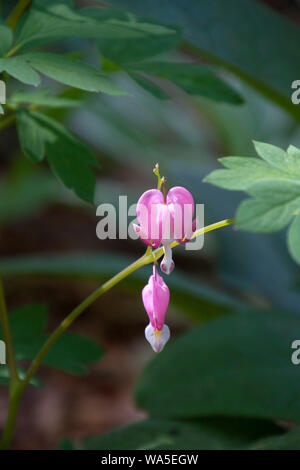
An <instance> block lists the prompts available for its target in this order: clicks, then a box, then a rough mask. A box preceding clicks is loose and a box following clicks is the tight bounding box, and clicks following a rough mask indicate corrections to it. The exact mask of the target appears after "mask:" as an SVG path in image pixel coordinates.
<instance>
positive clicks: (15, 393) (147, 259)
mask: <svg viewBox="0 0 300 470" xmlns="http://www.w3.org/2000/svg"><path fill="white" fill-rule="evenodd" d="M233 223H234V219H226V220H222V221H221V222H217V223H215V224H212V225H208V226H207V227H204V228H202V229H199V230H197V231H196V232H195V233H194V234H193V237H192V238H195V237H198V236H199V235H202V234H204V233H206V232H210V231H211V230H215V229H218V228H221V227H225V226H226V225H230V224H233ZM177 245H179V243H177V242H174V243H172V245H171V247H172V248H173V247H175V246H177ZM162 255H163V248H158V249H156V250H155V251H152V250H151V249H150V250H149V248H148V249H147V251H146V253H145V254H144V255H143V256H142V257H141V258H139V259H138V260H137V261H135V262H134V263H132V264H130V265H129V266H127V268H125V269H123V270H122V271H120V272H119V273H118V274H116V275H115V276H114V277H112V278H111V279H110V280H109V281H107V282H105V283H104V284H103V285H102V286H100V287H99V288H98V289H96V290H95V291H94V292H93V293H92V294H91V295H90V296H89V297H87V298H86V299H85V300H84V301H83V302H81V304H79V305H78V306H77V307H76V308H75V309H74V310H73V311H72V312H71V313H70V314H69V315H68V316H67V317H66V318H65V319H64V320H63V321H62V322H61V324H60V325H59V326H58V327H57V328H56V330H54V332H53V333H52V334H51V335H50V336H49V338H48V339H47V341H46V342H45V344H44V345H43V346H42V348H41V349H40V351H39V352H38V354H37V356H36V357H35V359H34V360H33V361H32V363H31V365H30V367H29V369H28V370H27V373H26V376H25V378H24V380H21V381H20V382H19V383H18V384H17V386H16V387H15V388H14V389H13V390H12V391H11V399H10V405H9V412H8V417H7V421H6V423H5V428H4V431H3V435H2V440H1V443H0V449H7V448H8V447H9V445H10V442H11V438H12V435H13V431H14V426H15V421H16V416H17V410H18V408H19V404H20V401H21V398H22V395H23V393H24V391H25V390H26V388H27V386H28V385H29V383H30V380H31V379H32V378H33V376H34V375H35V373H36V371H37V369H38V368H39V366H40V365H41V363H42V361H43V359H44V357H45V356H46V354H47V353H48V351H49V350H50V348H51V346H52V345H53V344H54V343H55V342H56V341H57V340H58V338H59V337H60V336H61V335H62V334H63V333H64V332H65V331H66V330H67V329H68V328H69V326H70V325H72V323H73V322H74V320H76V318H77V317H79V315H81V313H82V312H84V310H86V308H87V307H89V306H90V305H91V304H92V303H94V302H95V301H96V300H97V299H98V298H99V297H100V296H101V295H103V294H104V293H105V292H107V291H108V290H110V289H111V288H112V287H114V286H115V285H116V284H118V283H119V282H120V281H122V280H123V279H125V278H126V277H127V276H129V274H131V273H133V272H134V271H136V270H137V269H139V268H141V267H142V266H144V265H146V264H150V263H153V260H155V259H156V260H158V259H159V258H160V257H161V256H162Z"/></svg>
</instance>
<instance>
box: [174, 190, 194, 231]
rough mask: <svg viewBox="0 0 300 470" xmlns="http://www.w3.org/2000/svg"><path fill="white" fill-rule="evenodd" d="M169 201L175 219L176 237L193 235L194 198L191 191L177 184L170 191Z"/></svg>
mask: <svg viewBox="0 0 300 470" xmlns="http://www.w3.org/2000/svg"><path fill="white" fill-rule="evenodd" d="M167 203H168V208H169V211H170V213H171V217H172V219H173V232H174V239H176V240H182V239H183V238H185V237H191V236H192V233H193V230H192V219H193V214H194V200H193V196H192V195H191V193H190V192H189V191H188V190H187V189H185V188H183V187H181V186H175V187H174V188H171V189H170V191H169V192H168V195H167Z"/></svg>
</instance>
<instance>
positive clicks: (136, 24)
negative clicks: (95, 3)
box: [15, 3, 175, 49]
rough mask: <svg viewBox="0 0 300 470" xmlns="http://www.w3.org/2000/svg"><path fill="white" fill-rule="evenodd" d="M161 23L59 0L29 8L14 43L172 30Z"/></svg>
mask: <svg viewBox="0 0 300 470" xmlns="http://www.w3.org/2000/svg"><path fill="white" fill-rule="evenodd" d="M174 33H175V32H174V31H173V30H172V29H171V28H168V27H166V26H164V25H159V24H153V23H147V22H140V21H138V20H136V18H135V17H134V16H133V15H130V14H127V13H126V12H118V11H114V10H107V9H103V8H85V9H79V10H74V9H73V8H71V7H70V6H68V5H65V4H63V3H60V4H54V5H49V4H46V5H44V6H42V7H39V6H38V7H36V8H34V7H33V8H31V9H30V11H29V14H28V16H27V19H26V20H25V22H24V24H23V26H22V27H21V29H20V31H19V34H18V36H17V41H16V45H15V47H16V48H17V49H20V48H22V49H24V48H26V49H28V48H30V47H33V46H41V45H42V44H47V43H53V42H58V41H60V40H61V39H64V38H94V39H100V38H111V39H115V40H117V39H118V38H122V39H127V38H136V39H137V40H138V39H140V40H143V39H144V38H147V37H148V35H149V34H153V35H154V36H156V35H158V36H160V35H163V36H164V35H166V34H174Z"/></svg>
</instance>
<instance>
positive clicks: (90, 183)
mask: <svg viewBox="0 0 300 470" xmlns="http://www.w3.org/2000/svg"><path fill="white" fill-rule="evenodd" d="M27 112H28V111H27ZM28 113H29V116H30V117H31V118H32V119H33V120H34V121H35V123H36V125H37V126H39V128H40V132H41V134H42V135H43V138H44V141H45V146H46V153H47V158H48V161H49V164H50V167H51V169H52V171H53V172H54V174H55V175H56V176H57V177H58V179H59V180H60V181H62V183H63V184H64V185H65V186H67V187H68V188H70V189H72V190H74V191H75V193H76V194H77V195H78V196H79V197H80V198H82V199H84V200H85V201H88V202H93V199H94V191H95V175H94V173H93V171H92V169H91V167H93V166H94V167H96V166H97V165H98V163H97V161H96V159H95V157H94V155H93V153H92V152H91V150H90V149H89V148H88V147H86V146H85V145H84V144H83V143H82V142H81V141H80V140H79V139H78V138H77V137H75V136H74V135H73V134H71V133H70V132H68V131H67V129H66V128H65V127H63V126H62V125H61V124H59V123H58V122H57V121H55V120H54V119H52V118H50V117H47V116H45V115H43V114H41V113H39V112H37V111H30V112H28Z"/></svg>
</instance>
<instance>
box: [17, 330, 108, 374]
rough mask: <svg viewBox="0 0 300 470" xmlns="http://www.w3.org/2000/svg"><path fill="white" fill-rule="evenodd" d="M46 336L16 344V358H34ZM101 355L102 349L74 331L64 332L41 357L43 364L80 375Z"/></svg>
mask: <svg viewBox="0 0 300 470" xmlns="http://www.w3.org/2000/svg"><path fill="white" fill-rule="evenodd" d="M47 337H48V336H47V335H40V336H37V337H32V338H31V341H30V342H26V343H22V344H21V345H19V346H17V347H16V355H17V357H18V359H20V360H32V359H34V358H35V356H36V355H37V353H38V352H39V350H40V349H41V347H42V346H43V344H44V343H45V341H46V340H47ZM102 355H103V351H102V350H101V349H100V348H99V346H98V345H97V344H96V343H94V342H93V341H91V340H90V339H88V338H85V337H83V336H79V335H77V334H74V333H64V334H63V336H61V337H60V338H59V339H58V340H57V341H56V343H55V344H54V345H53V346H52V347H51V349H50V351H49V352H48V353H47V355H46V356H45V358H44V359H43V364H45V365H47V366H51V367H54V368H57V369H61V370H64V371H66V372H70V373H71V374H75V375H82V374H86V372H87V369H86V365H88V364H91V363H93V362H96V361H97V360H99V359H100V358H101V356H102Z"/></svg>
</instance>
